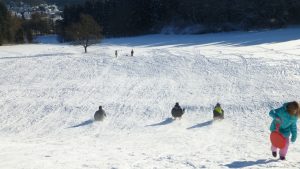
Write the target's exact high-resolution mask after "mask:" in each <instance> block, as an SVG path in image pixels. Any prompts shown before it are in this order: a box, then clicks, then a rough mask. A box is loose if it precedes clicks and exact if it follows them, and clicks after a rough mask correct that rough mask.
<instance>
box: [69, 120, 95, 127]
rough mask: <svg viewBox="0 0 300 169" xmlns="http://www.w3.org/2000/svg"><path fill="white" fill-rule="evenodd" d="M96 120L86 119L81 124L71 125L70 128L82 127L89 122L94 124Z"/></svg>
mask: <svg viewBox="0 0 300 169" xmlns="http://www.w3.org/2000/svg"><path fill="white" fill-rule="evenodd" d="M93 122H94V120H91V119H90V120H86V121H84V122H82V123H80V124H77V125H75V126H71V127H69V128H77V127H82V126H86V125H89V124H92V123H93Z"/></svg>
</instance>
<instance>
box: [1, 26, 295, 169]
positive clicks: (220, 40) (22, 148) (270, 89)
mask: <svg viewBox="0 0 300 169" xmlns="http://www.w3.org/2000/svg"><path fill="white" fill-rule="evenodd" d="M49 38H50V39H49ZM44 39H46V42H47V43H44V44H43V43H40V44H30V45H28V44H27V45H14V46H1V47H0V168H1V169H166V168H169V169H199V168H212V169H218V168H247V169H248V168H285V169H287V168H295V169H299V167H300V138H298V140H297V141H296V143H294V144H291V145H290V149H289V152H288V155H287V161H278V159H277V158H273V157H272V156H271V152H270V141H269V134H270V132H269V125H270V123H271V118H270V117H269V116H268V113H269V111H270V110H271V109H272V108H277V107H279V106H281V105H282V104H283V103H285V102H287V101H293V100H299V99H300V98H299V96H300V88H299V87H300V29H299V28H286V29H279V30H272V31H259V32H232V33H218V34H206V35H148V36H141V37H133V38H115V39H106V40H104V41H103V42H102V43H101V44H98V45H95V46H92V47H89V48H88V53H87V54H85V53H84V52H83V51H84V50H83V47H81V46H72V45H68V44H55V43H54V42H55V41H54V40H51V37H47V38H44ZM39 40H41V41H42V42H43V38H39ZM131 49H133V50H134V52H135V53H134V57H131V56H130V51H131ZM115 50H118V57H117V58H116V57H115V56H114V52H115ZM175 102H179V104H180V105H181V106H182V107H184V108H186V109H187V112H186V113H185V114H184V115H183V118H182V119H181V120H176V121H173V120H172V119H171V108H172V107H173V106H174V104H175ZM217 102H220V103H221V105H222V107H223V109H224V111H225V120H224V121H220V122H212V109H213V106H214V105H215V104H216V103H217ZM100 105H102V106H103V109H104V110H105V111H106V113H107V118H106V119H105V120H104V121H103V122H94V121H93V115H94V112H95V111H97V109H98V106H100Z"/></svg>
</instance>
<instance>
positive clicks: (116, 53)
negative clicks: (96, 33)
mask: <svg viewBox="0 0 300 169" xmlns="http://www.w3.org/2000/svg"><path fill="white" fill-rule="evenodd" d="M115 57H116V58H117V57H118V51H117V50H115Z"/></svg>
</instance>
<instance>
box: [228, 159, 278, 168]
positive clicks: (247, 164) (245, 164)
mask: <svg viewBox="0 0 300 169" xmlns="http://www.w3.org/2000/svg"><path fill="white" fill-rule="evenodd" d="M276 161H278V160H257V161H235V162H232V163H231V164H226V165H225V166H227V167H228V168H244V167H250V166H254V165H261V164H268V163H273V162H276Z"/></svg>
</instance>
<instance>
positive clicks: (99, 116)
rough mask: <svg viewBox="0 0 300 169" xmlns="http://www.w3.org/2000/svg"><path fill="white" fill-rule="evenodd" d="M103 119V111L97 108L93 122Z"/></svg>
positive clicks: (104, 115)
mask: <svg viewBox="0 0 300 169" xmlns="http://www.w3.org/2000/svg"><path fill="white" fill-rule="evenodd" d="M105 117H106V113H105V111H104V110H103V109H102V106H99V110H97V111H96V112H95V115H94V119H95V121H103V119H104V118H105Z"/></svg>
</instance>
